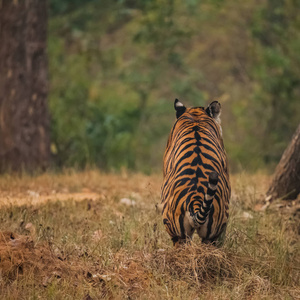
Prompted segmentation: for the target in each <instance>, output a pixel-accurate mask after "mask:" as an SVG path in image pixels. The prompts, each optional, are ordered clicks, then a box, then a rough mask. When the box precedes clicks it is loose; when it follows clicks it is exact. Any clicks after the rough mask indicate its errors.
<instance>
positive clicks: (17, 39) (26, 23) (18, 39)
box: [0, 0, 50, 172]
mask: <svg viewBox="0 0 300 300" xmlns="http://www.w3.org/2000/svg"><path fill="white" fill-rule="evenodd" d="M0 43H1V47H0V172H3V171H7V170H12V171H19V170H23V169H25V170H29V171H32V170H35V169H44V168H45V167H47V165H48V163H49V159H50V137H49V123H50V122H49V114H48V107H47V93H48V74H47V55H46V45H47V0H1V1H0Z"/></svg>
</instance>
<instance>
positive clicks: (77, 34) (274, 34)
mask: <svg viewBox="0 0 300 300" xmlns="http://www.w3.org/2000/svg"><path fill="white" fill-rule="evenodd" d="M50 16H51V17H50V22H49V66H50V80H51V89H50V109H51V114H52V141H53V145H52V148H53V152H54V154H55V157H56V162H57V164H58V165H59V166H78V167H84V166H86V165H97V166H99V167H101V168H103V169H120V168H122V167H125V168H130V169H137V170H141V171H143V172H148V173H149V172H151V171H154V170H160V168H161V162H162V156H163V151H164V147H165V144H166V141H167V135H168V133H169V131H170V128H171V126H172V124H173V122H174V119H175V116H174V111H173V101H174V99H175V98H179V99H181V100H182V101H183V102H185V103H186V105H194V106H204V105H206V104H208V103H209V102H210V101H212V100H214V99H215V98H217V99H218V100H220V102H221V103H222V105H223V113H222V119H223V120H222V124H223V132H224V141H225V145H226V148H227V152H228V154H229V158H230V161H231V165H232V169H233V170H236V169H238V168H246V169H249V170H255V169H257V168H261V167H265V166H270V165H274V164H276V163H277V162H278V160H279V158H280V155H281V153H282V151H283V150H284V148H285V147H286V145H287V143H288V142H289V139H290V138H291V136H292V133H293V131H294V130H295V128H296V126H297V123H298V122H299V120H298V118H297V116H298V115H299V113H300V107H299V106H300V105H299V101H297V99H298V97H299V78H300V74H299V70H300V68H299V67H300V66H299V65H300V64H299V55H298V53H299V50H300V42H299V40H300V39H299V32H300V30H299V24H300V22H299V14H298V13H297V5H296V2H295V1H275V2H274V1H269V2H268V1H266V2H263V3H260V4H259V5H257V4H256V3H255V1H250V2H249V1H248V2H247V3H245V2H244V1H233V0H228V1H219V0H218V1H217V0H206V1H198V0H190V1H185V2H183V1H178V0H148V1H131V0H123V1H96V0H89V1H82V0H77V1H75V2H74V1H63V2H62V1H56V0H51V1H50ZM297 37H298V38H297Z"/></svg>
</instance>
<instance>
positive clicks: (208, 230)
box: [161, 99, 231, 246]
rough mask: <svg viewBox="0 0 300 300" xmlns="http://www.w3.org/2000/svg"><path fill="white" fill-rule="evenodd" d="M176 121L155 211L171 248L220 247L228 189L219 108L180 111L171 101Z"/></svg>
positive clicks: (178, 104) (177, 103)
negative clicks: (158, 209)
mask: <svg viewBox="0 0 300 300" xmlns="http://www.w3.org/2000/svg"><path fill="white" fill-rule="evenodd" d="M174 108H175V110H176V118H177V120H176V122H175V124H174V126H173V128H172V129H171V132H170V135H169V138H168V142H167V146H166V150H165V153H164V157H163V184H162V190H161V206H162V217H163V223H164V225H165V228H166V230H167V233H168V234H169V235H170V237H171V239H172V241H173V244H174V245H175V246H178V245H179V244H182V243H186V242H187V241H191V239H192V236H193V234H194V232H195V230H196V231H197V234H198V235H199V237H200V239H201V241H202V242H203V243H214V244H222V243H223V241H224V238H225V232H226V227H227V221H228V217H229V199H230V194H231V186H230V180H229V171H228V160H227V155H226V151H225V148H224V143H223V138H222V128H221V119H220V115H221V104H220V103H219V102H218V101H213V102H212V103H210V104H209V105H208V107H207V108H204V107H191V108H186V107H185V106H184V105H183V104H182V103H181V102H180V101H179V100H178V99H175V102H174Z"/></svg>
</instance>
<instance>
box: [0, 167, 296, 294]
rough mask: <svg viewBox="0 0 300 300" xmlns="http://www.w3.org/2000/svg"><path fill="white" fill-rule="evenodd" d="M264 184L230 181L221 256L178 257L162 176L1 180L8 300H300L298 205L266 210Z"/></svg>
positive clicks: (203, 248)
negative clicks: (166, 219) (163, 207)
mask: <svg viewBox="0 0 300 300" xmlns="http://www.w3.org/2000/svg"><path fill="white" fill-rule="evenodd" d="M268 181H269V178H268V177H267V176H264V175H260V174H256V175H255V176H249V175H247V174H240V175H235V176H233V178H232V186H233V196H232V201H231V208H230V209H231V215H230V223H229V226H228V231H227V238H226V241H225V244H224V246H223V247H222V248H215V247H214V246H212V245H202V244H201V243H200V241H199V239H198V238H195V239H194V241H193V242H192V243H191V244H190V245H186V246H183V247H181V248H179V249H175V248H173V247H172V245H171V241H170V239H169V237H168V235H167V233H166V232H165V229H164V227H163V225H162V221H161V216H160V214H159V212H158V210H157V206H156V204H157V203H159V199H160V184H161V176H157V175H153V176H145V175H141V174H129V173H126V172H124V173H123V174H121V175H114V174H102V173H99V172H98V171H86V172H81V173H76V172H70V171H69V172H66V173H64V174H59V175H57V174H44V175H42V176H38V177H30V176H22V177H14V176H4V177H1V178H0V190H1V193H0V205H1V211H0V218H1V224H2V226H1V229H2V231H1V234H0V270H1V277H0V294H1V295H2V299H101V298H107V299H124V298H129V299H168V298H170V299H182V298H184V299H298V298H299V297H300V290H299V273H300V272H299V271H300V258H299V232H298V230H299V224H300V222H299V213H298V211H297V209H295V208H296V207H297V203H298V202H299V201H298V202H297V201H295V202H293V203H288V204H289V205H286V202H284V204H282V203H274V204H273V205H271V206H270V207H269V208H268V209H267V210H265V211H260V209H259V208H260V207H261V206H260V201H261V199H262V197H263V193H264V191H265V190H266V186H267V184H268ZM122 198H127V199H130V200H131V201H123V203H122V202H121V201H120V200H121V199H122ZM126 203H127V204H126Z"/></svg>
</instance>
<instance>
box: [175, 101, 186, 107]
mask: <svg viewBox="0 0 300 300" xmlns="http://www.w3.org/2000/svg"><path fill="white" fill-rule="evenodd" d="M175 106H176V107H182V106H184V105H183V104H182V103H181V102H180V101H177V102H176V104H175Z"/></svg>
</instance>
